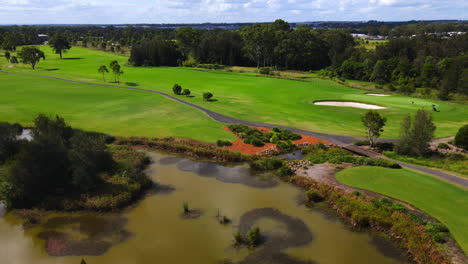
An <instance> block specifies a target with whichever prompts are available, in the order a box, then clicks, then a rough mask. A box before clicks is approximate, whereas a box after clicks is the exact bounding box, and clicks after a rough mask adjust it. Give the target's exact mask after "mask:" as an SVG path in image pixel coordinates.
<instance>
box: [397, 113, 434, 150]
mask: <svg viewBox="0 0 468 264" xmlns="http://www.w3.org/2000/svg"><path fill="white" fill-rule="evenodd" d="M435 130H436V126H435V125H434V122H433V120H432V115H431V113H430V112H428V111H425V110H422V109H420V110H418V111H417V112H416V114H415V116H414V119H413V120H412V119H411V117H410V116H409V115H408V116H407V117H406V118H405V119H404V120H403V122H402V123H401V130H400V140H399V141H398V143H397V145H396V147H395V150H396V152H397V153H399V154H402V155H411V156H422V155H424V154H426V153H427V151H428V149H429V143H430V142H431V140H432V138H433V137H434V132H435Z"/></svg>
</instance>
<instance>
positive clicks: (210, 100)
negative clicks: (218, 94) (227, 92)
mask: <svg viewBox="0 0 468 264" xmlns="http://www.w3.org/2000/svg"><path fill="white" fill-rule="evenodd" d="M206 101H207V102H218V99H209V100H206Z"/></svg>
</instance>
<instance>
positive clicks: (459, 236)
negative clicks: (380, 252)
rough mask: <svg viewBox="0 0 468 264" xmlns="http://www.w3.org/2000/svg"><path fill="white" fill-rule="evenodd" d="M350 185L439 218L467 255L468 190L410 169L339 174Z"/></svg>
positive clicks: (357, 170)
mask: <svg viewBox="0 0 468 264" xmlns="http://www.w3.org/2000/svg"><path fill="white" fill-rule="evenodd" d="M336 178H337V179H338V180H339V181H340V182H342V183H344V184H347V185H350V186H353V187H358V188H362V189H366V190H371V191H374V192H377V193H381V194H384V195H388V196H391V197H393V198H396V199H398V200H401V201H404V202H407V203H409V204H412V205H413V206H415V207H417V208H419V209H421V210H422V211H424V212H426V213H428V214H430V215H431V216H433V217H435V218H437V219H438V220H439V221H441V222H442V223H443V224H445V225H446V226H447V227H448V228H449V229H450V232H451V233H452V235H453V236H454V238H455V240H457V242H458V243H459V244H460V246H461V247H462V249H463V250H464V251H465V252H468V229H467V228H466V226H468V191H467V190H466V189H462V188H461V187H457V186H454V185H452V184H449V183H446V182H444V181H441V180H438V179H436V178H433V177H431V176H428V175H424V174H420V173H417V172H414V171H411V170H406V169H403V170H392V169H386V168H379V167H357V168H352V169H347V170H343V171H341V172H339V173H337V175H336Z"/></svg>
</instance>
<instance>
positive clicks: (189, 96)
mask: <svg viewBox="0 0 468 264" xmlns="http://www.w3.org/2000/svg"><path fill="white" fill-rule="evenodd" d="M185 97H188V98H193V97H195V95H186V96H185Z"/></svg>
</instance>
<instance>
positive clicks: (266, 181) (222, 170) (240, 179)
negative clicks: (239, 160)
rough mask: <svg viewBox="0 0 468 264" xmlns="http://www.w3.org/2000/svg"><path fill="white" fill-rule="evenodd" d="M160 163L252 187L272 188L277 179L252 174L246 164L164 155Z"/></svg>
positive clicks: (276, 183) (275, 184)
mask: <svg viewBox="0 0 468 264" xmlns="http://www.w3.org/2000/svg"><path fill="white" fill-rule="evenodd" d="M158 163H159V164H161V165H176V166H177V168H178V169H179V170H181V171H185V172H193V173H196V174H197V175H198V176H202V177H209V178H216V179H217V180H218V181H221V182H225V183H238V184H243V185H247V186H249V187H254V188H274V187H276V186H277V185H278V180H277V179H275V178H272V177H261V176H255V175H252V173H251V172H250V170H249V169H248V167H247V166H235V167H226V166H222V165H219V164H216V163H211V162H199V161H192V160H187V159H182V158H177V157H166V158H162V159H160V160H158Z"/></svg>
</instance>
